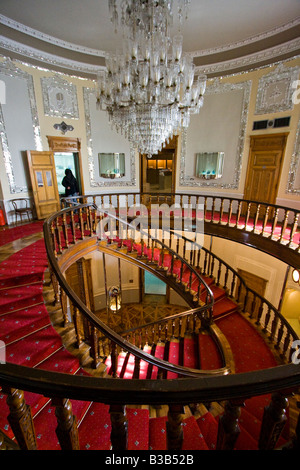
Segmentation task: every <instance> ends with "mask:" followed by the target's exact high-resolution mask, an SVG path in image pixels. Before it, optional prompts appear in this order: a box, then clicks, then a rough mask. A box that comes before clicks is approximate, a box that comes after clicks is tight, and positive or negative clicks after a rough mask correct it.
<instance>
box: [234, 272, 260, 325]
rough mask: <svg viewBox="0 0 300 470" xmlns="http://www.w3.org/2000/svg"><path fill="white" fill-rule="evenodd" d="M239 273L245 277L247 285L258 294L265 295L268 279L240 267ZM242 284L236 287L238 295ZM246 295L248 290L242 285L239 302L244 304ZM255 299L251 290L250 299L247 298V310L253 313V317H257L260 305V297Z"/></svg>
mask: <svg viewBox="0 0 300 470" xmlns="http://www.w3.org/2000/svg"><path fill="white" fill-rule="evenodd" d="M238 274H240V275H241V277H242V278H243V279H244V281H245V283H246V285H247V286H248V287H250V289H253V290H254V291H255V292H256V293H257V294H259V295H261V296H262V297H264V296H265V292H266V287H267V283H268V281H267V280H266V279H264V278H262V277H260V276H256V275H255V274H252V273H250V272H248V271H245V270H243V269H238ZM239 288H240V286H239V283H238V285H237V288H236V296H237V293H238V290H239ZM245 297H246V290H245V288H244V286H243V285H242V287H241V292H240V298H239V302H240V303H241V304H242V305H243V304H244V301H245ZM253 301H254V296H253V294H252V293H251V292H249V295H248V299H247V305H246V306H245V307H246V309H245V310H246V312H248V313H251V314H252V315H253V318H257V316H258V312H259V307H260V304H261V302H260V299H259V298H256V300H255V302H253Z"/></svg>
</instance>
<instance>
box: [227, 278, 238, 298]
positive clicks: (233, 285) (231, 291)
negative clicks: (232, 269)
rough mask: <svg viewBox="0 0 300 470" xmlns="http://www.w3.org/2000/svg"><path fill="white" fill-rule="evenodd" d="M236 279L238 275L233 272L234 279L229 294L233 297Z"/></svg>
mask: <svg viewBox="0 0 300 470" xmlns="http://www.w3.org/2000/svg"><path fill="white" fill-rule="evenodd" d="M235 281H236V275H235V273H233V276H232V280H231V287H230V294H229V295H230V297H231V298H232V297H233V293H234V287H235ZM238 300H239V296H238Z"/></svg>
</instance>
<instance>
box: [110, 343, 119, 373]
mask: <svg viewBox="0 0 300 470" xmlns="http://www.w3.org/2000/svg"><path fill="white" fill-rule="evenodd" d="M110 357H111V375H112V377H117V367H118V361H117V358H118V354H117V345H116V343H115V342H113V341H111V345H110Z"/></svg>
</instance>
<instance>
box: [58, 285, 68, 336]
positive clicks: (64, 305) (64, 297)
mask: <svg viewBox="0 0 300 470" xmlns="http://www.w3.org/2000/svg"><path fill="white" fill-rule="evenodd" d="M67 301H68V297H67V294H66V293H65V291H64V290H63V289H62V288H60V305H61V310H62V314H63V320H64V327H66V326H67V325H68V324H69V323H70V322H69V318H68V302H67Z"/></svg>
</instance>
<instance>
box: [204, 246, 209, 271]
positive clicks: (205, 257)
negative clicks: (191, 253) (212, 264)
mask: <svg viewBox="0 0 300 470" xmlns="http://www.w3.org/2000/svg"><path fill="white" fill-rule="evenodd" d="M207 256H208V253H207V251H206V252H205V256H204V263H203V274H206V272H207V271H206V265H207Z"/></svg>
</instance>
